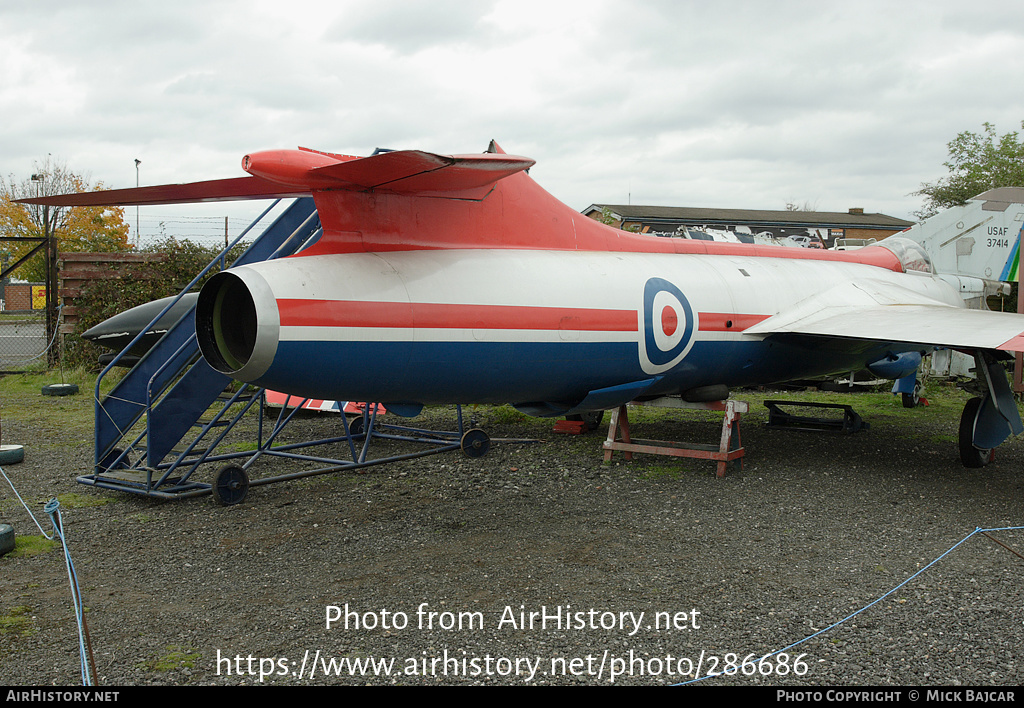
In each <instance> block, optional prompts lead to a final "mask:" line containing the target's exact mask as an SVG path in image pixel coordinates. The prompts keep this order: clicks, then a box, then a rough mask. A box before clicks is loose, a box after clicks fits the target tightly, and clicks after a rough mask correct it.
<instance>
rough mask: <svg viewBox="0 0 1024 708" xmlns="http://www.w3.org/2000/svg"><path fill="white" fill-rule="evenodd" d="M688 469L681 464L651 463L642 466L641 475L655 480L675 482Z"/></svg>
mask: <svg viewBox="0 0 1024 708" xmlns="http://www.w3.org/2000/svg"><path fill="white" fill-rule="evenodd" d="M687 472H688V470H687V469H686V468H685V467H683V466H681V465H669V464H657V463H655V464H652V465H648V466H647V467H646V468H644V470H643V472H641V476H642V477H643V478H644V479H649V480H652V481H655V482H677V481H679V480H681V479H682V478H683V477H684V476H685V475H686V473H687Z"/></svg>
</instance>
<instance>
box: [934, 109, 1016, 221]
mask: <svg viewBox="0 0 1024 708" xmlns="http://www.w3.org/2000/svg"><path fill="white" fill-rule="evenodd" d="M983 125H984V132H983V133H980V134H979V133H972V132H970V131H964V132H963V133H960V134H959V135H957V136H956V139H954V140H953V141H952V142H950V143H949V144H948V148H949V160H948V161H947V162H944V163H943V164H944V165H945V166H946V167H947V168H948V169H949V172H950V174H949V176H947V177H943V178H941V179H939V180H938V181H937V182H935V183H934V184H929V183H924V184H922V185H921V189H920V191H917V192H914V194H915V195H921V196H924V197H925V198H926V199H927V202H926V203H925V206H924V208H922V209H921V210H920V211H918V212H916V213H915V215H916V216H918V217H919V218H922V219H925V218H928V217H929V216H932V215H934V214H936V213H938V212H939V211H941V210H943V209H948V208H950V207H954V206H959V205H961V204H965V203H966V202H967V200H968V199H971V198H972V197H976V196H978V195H979V194H981V193H982V192H985V191H987V190H989V189H993V188H995V187H1022V186H1024V143H1021V141H1020V138H1019V136H1018V134H1017V132H1016V131H1014V132H1012V133H1007V134H1006V135H1003V136H1002V137H997V136H996V127H995V126H994V125H992V124H991V123H984V124H983ZM1021 128H1024V121H1021Z"/></svg>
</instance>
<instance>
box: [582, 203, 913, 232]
mask: <svg viewBox="0 0 1024 708" xmlns="http://www.w3.org/2000/svg"><path fill="white" fill-rule="evenodd" d="M602 209H608V210H609V211H611V212H612V213H613V214H614V215H615V217H616V218H617V219H619V220H621V221H642V222H644V223H646V224H658V223H665V224H669V223H675V224H679V223H690V224H698V223H699V224H731V225H737V226H738V225H741V224H742V225H758V224H765V225H767V224H772V225H775V226H798V227H801V226H818V227H837V228H839V227H844V228H850V227H858V228H862V229H892V230H896V231H902V230H903V229H906V228H908V227H910V226H913V225H914V223H915V222H913V221H906V220H904V219H897V218H896V217H895V216H888V215H886V214H850V213H845V214H844V213H842V212H832V211H770V210H764V209H703V208H698V207H663V206H644V205H637V204H591V205H590V206H589V207H587V208H586V209H584V210H583V214H585V215H587V216H589V215H590V214H592V213H594V212H600V211H601V210H602Z"/></svg>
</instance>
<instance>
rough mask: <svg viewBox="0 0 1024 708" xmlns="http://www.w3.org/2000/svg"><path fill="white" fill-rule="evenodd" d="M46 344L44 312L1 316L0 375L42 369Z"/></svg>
mask: <svg viewBox="0 0 1024 708" xmlns="http://www.w3.org/2000/svg"><path fill="white" fill-rule="evenodd" d="M46 344H47V341H46V313H45V312H43V311H42V310H39V311H34V310H26V311H14V312H11V311H4V312H0V373H15V372H19V371H28V370H30V369H37V368H39V367H40V366H45V365H46Z"/></svg>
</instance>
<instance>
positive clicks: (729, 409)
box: [604, 397, 749, 477]
mask: <svg viewBox="0 0 1024 708" xmlns="http://www.w3.org/2000/svg"><path fill="white" fill-rule="evenodd" d="M628 405H631V406H633V405H647V406H650V405H653V406H658V407H661V408H689V409H694V410H711V411H722V412H723V413H725V416H724V417H723V419H722V437H721V439H720V441H719V444H718V445H717V446H715V445H698V444H694V443H680V442H672V441H669V440H639V439H637V440H633V439H632V438H631V437H630V434H629V413H628V412H627V407H626V406H619V407H618V408H617V409H615V410H614V411H612V420H611V423H610V424H609V425H608V439H607V440H605V441H604V461H605V462H609V461H611V459H612V453H613V452H615V451H616V450H618V451H620V452H623V453H624V454H625V458H626V459H627V460H632V459H633V453H634V452H646V453H648V454H652V455H669V456H672V457H693V458H697V459H701V460H715V461H716V462H717V463H718V471H717V474H718V476H719V477H724V476H725V472H726V470H727V469H728V465H729V464H730V463H732V464H734V465H737V466H739V468H740V469H742V468H743V455H744V453H745V452H746V451H745V450H744V448H743V446H742V445H741V440H740V415H741V414H742V413H746V412H747V411H748V410H749V407H748V406H747V404H746V403H744V402H743V401H734V400H731V399H730V400H728V401H713V402H709V403H688V402H686V401H684V400H682V399H681V398H678V397H665V398H658V399H656V400H653V401H645V402H644V403H636V402H634V403H630V404H628ZM620 436H621V437H620Z"/></svg>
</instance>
